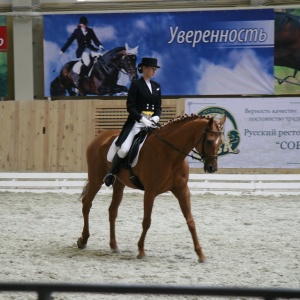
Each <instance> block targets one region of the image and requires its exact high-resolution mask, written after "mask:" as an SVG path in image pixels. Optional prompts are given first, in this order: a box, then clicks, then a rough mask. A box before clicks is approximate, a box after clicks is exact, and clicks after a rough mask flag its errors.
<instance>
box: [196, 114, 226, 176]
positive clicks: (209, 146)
mask: <svg viewBox="0 0 300 300" xmlns="http://www.w3.org/2000/svg"><path fill="white" fill-rule="evenodd" d="M225 121H226V116H225V115H224V116H223V118H222V119H221V120H219V121H216V120H214V119H213V118H209V120H208V123H207V126H206V129H205V131H204V135H203V138H202V139H201V140H200V141H202V143H199V144H198V145H197V146H196V149H197V148H198V147H199V149H197V151H198V152H199V153H200V154H201V158H202V159H203V161H204V171H205V172H208V173H214V172H216V171H217V170H218V161H217V159H218V151H219V148H220V146H221V144H222V136H223V125H224V123H225Z"/></svg>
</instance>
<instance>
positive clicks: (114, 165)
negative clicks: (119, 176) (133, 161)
mask: <svg viewBox="0 0 300 300" xmlns="http://www.w3.org/2000/svg"><path fill="white" fill-rule="evenodd" d="M122 161H123V158H121V157H120V156H119V155H118V153H116V154H115V156H114V158H113V160H112V162H111V167H110V170H109V171H108V173H107V175H106V176H105V177H104V179H103V182H104V183H105V185H106V186H111V185H112V184H114V183H115V180H116V177H115V174H116V173H117V172H118V171H119V169H120V167H121V162H122Z"/></svg>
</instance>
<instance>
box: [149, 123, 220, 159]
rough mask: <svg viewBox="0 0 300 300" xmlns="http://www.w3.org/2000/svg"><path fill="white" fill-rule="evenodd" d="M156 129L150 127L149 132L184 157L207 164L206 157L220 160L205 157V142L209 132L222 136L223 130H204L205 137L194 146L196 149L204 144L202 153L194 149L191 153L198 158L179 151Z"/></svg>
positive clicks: (214, 156) (216, 156)
mask: <svg viewBox="0 0 300 300" xmlns="http://www.w3.org/2000/svg"><path fill="white" fill-rule="evenodd" d="M154 129H155V128H151V127H149V130H150V131H151V132H152V133H154V134H155V135H156V137H157V138H158V139H159V140H161V141H162V142H163V143H165V144H166V145H168V146H169V147H170V148H171V149H172V150H175V151H177V152H179V153H181V154H183V155H184V156H188V157H190V158H192V159H195V160H198V161H201V162H205V158H206V157H213V158H218V155H205V153H204V144H205V141H206V134H207V133H208V132H212V133H218V134H222V133H223V131H221V130H210V129H208V128H207V127H206V128H205V130H204V133H203V135H202V136H201V137H200V138H199V140H198V142H197V143H196V145H195V146H194V148H196V147H197V146H198V145H199V144H200V143H201V142H202V148H201V149H202V153H200V152H198V151H197V150H194V149H193V150H192V151H191V152H193V153H194V154H196V155H197V156H194V155H193V154H189V153H186V152H184V151H182V150H181V149H178V148H177V147H176V146H174V145H173V144H171V143H170V142H168V141H167V140H166V139H164V138H162V137H161V136H160V135H159V134H158V133H157V132H156V131H155V130H154Z"/></svg>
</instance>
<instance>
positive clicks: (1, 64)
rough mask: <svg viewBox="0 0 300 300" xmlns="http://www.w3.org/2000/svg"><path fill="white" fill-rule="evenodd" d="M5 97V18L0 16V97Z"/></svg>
mask: <svg viewBox="0 0 300 300" xmlns="http://www.w3.org/2000/svg"><path fill="white" fill-rule="evenodd" d="M5 96H7V33H6V17H5V16H0V97H5Z"/></svg>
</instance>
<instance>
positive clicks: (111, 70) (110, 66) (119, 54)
mask: <svg viewBox="0 0 300 300" xmlns="http://www.w3.org/2000/svg"><path fill="white" fill-rule="evenodd" d="M137 51H138V46H137V47H135V48H129V46H128V44H125V47H117V48H114V49H112V50H110V51H108V52H107V53H105V54H104V55H103V59H102V58H101V59H98V63H99V65H98V69H99V70H101V64H102V63H103V60H104V66H105V69H106V71H107V73H108V74H109V75H110V76H115V77H116V78H117V77H118V75H119V72H122V73H123V74H126V75H128V77H129V79H130V81H132V80H135V79H138V75H137V68H136V61H137V53H138V52H137ZM113 74H114V75H113Z"/></svg>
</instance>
